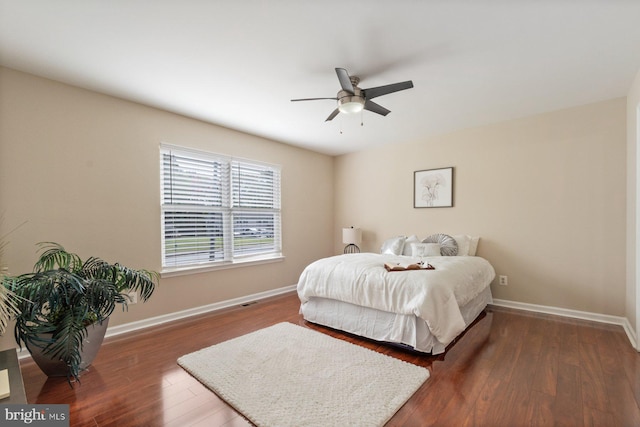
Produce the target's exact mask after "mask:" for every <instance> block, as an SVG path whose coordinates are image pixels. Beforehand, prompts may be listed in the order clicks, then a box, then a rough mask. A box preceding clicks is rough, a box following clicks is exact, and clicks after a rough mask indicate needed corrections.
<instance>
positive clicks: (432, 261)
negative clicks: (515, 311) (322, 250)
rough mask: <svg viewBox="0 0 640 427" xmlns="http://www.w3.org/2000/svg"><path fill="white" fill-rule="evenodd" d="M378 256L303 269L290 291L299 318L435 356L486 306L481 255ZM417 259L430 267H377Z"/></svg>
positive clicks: (487, 273) (489, 272) (490, 275)
mask: <svg viewBox="0 0 640 427" xmlns="http://www.w3.org/2000/svg"><path fill="white" fill-rule="evenodd" d="M414 246H415V245H414ZM383 249H384V245H383ZM414 249H415V248H414ZM382 252H383V253H355V254H344V255H337V256H333V257H328V258H323V259H320V260H318V261H315V262H313V263H311V264H310V265H308V266H307V267H306V268H305V269H304V271H303V272H302V274H301V276H300V280H299V282H298V286H297V291H298V296H299V298H300V301H301V305H300V312H301V314H302V315H303V317H304V319H305V320H307V321H309V322H312V323H316V324H319V325H324V326H328V327H330V328H334V329H338V330H342V331H345V332H348V333H352V334H355V335H360V336H363V337H366V338H370V339H373V340H377V341H381V342H387V343H392V344H397V345H401V346H404V347H409V348H411V349H413V350H416V351H419V352H425V353H432V354H440V353H443V352H444V351H445V349H446V347H447V346H448V345H449V344H450V343H451V342H453V341H454V340H455V338H456V337H457V336H459V335H460V334H461V333H462V332H463V331H464V330H465V329H466V328H467V327H468V326H469V325H470V324H471V323H472V322H473V321H474V320H475V319H476V318H477V317H478V316H479V315H480V314H481V313H482V311H483V310H484V309H485V307H486V306H487V304H489V303H491V302H492V296H491V289H490V286H489V285H490V284H491V281H492V280H493V279H494V278H495V271H494V269H493V267H492V266H491V264H490V263H489V262H488V261H487V260H486V259H484V258H482V257H478V256H441V255H438V256H432V255H434V254H429V255H430V256H423V255H421V256H420V257H415V256H413V255H414V254H411V255H408V253H410V252H407V251H406V250H404V251H402V249H400V251H398V250H397V249H396V250H395V251H393V252H389V251H386V252H385V251H384V250H383V251H382ZM414 252H415V251H414ZM397 253H399V254H397ZM420 261H423V262H424V264H425V265H431V266H433V268H434V269H432V270H427V269H420V270H408V271H387V270H386V269H385V266H384V265H385V263H387V264H390V265H397V264H400V265H407V264H410V263H419V262H420Z"/></svg>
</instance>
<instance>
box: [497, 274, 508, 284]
mask: <svg viewBox="0 0 640 427" xmlns="http://www.w3.org/2000/svg"><path fill="white" fill-rule="evenodd" d="M498 284H499V285H502V286H507V285H508V284H509V279H507V276H499V277H498Z"/></svg>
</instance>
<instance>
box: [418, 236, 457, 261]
mask: <svg viewBox="0 0 640 427" xmlns="http://www.w3.org/2000/svg"><path fill="white" fill-rule="evenodd" d="M422 243H439V244H440V255H443V256H456V255H458V242H456V239H454V238H453V237H451V236H449V235H448V234H442V233H439V234H432V235H431V236H429V237H427V238H426V239H424V240H423V241H422Z"/></svg>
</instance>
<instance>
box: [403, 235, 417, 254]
mask: <svg viewBox="0 0 640 427" xmlns="http://www.w3.org/2000/svg"><path fill="white" fill-rule="evenodd" d="M412 243H420V239H418V236H416V235H415V234H414V235H412V236H409V237H407V240H405V241H404V249H403V250H402V255H406V256H412V255H411V253H412V248H411V244H412Z"/></svg>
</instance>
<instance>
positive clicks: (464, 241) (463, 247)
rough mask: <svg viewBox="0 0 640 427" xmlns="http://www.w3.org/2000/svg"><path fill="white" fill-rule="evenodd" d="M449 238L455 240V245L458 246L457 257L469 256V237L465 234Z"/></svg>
mask: <svg viewBox="0 0 640 427" xmlns="http://www.w3.org/2000/svg"><path fill="white" fill-rule="evenodd" d="M451 237H453V238H454V239H456V243H457V244H458V256H467V255H469V249H470V244H471V237H470V236H467V235H466V234H457V235H455V236H451Z"/></svg>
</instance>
